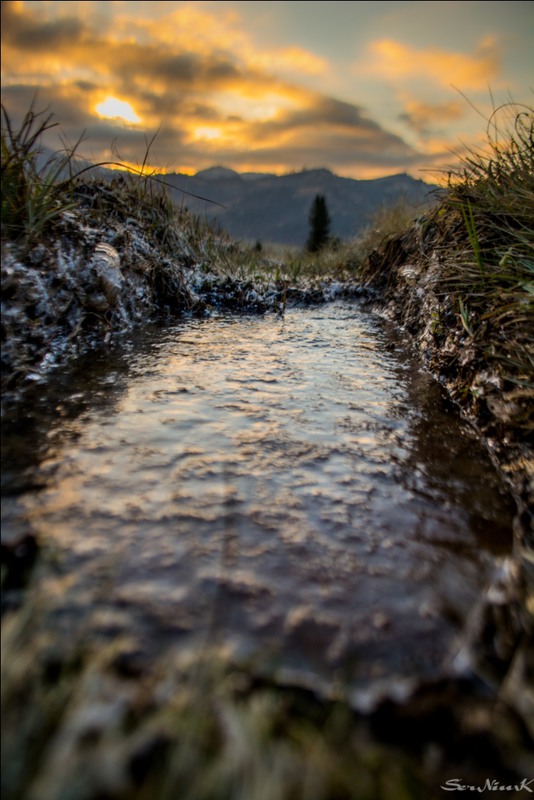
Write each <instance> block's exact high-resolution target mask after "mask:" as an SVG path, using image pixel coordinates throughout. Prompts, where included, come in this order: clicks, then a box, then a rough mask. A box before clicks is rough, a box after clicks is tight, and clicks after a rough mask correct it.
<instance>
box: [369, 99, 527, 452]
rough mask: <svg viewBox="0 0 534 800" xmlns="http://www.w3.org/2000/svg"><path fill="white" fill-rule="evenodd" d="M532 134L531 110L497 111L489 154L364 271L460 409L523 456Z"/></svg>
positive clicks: (477, 157)
mask: <svg viewBox="0 0 534 800" xmlns="http://www.w3.org/2000/svg"><path fill="white" fill-rule="evenodd" d="M533 126H534V110H533V109H532V108H528V107H521V108H517V107H516V106H505V107H503V108H500V109H497V110H496V111H495V113H494V115H493V116H492V119H491V120H490V122H489V124H488V135H487V146H486V149H485V150H483V151H481V152H470V153H468V154H467V155H466V156H465V157H464V158H463V160H462V161H461V163H460V166H459V168H458V169H457V171H456V172H455V173H451V175H450V179H449V184H448V186H447V188H446V190H444V192H443V195H442V197H441V200H440V202H439V203H438V205H437V206H436V207H435V208H434V209H432V210H431V211H430V212H429V213H427V214H425V215H424V216H422V217H420V218H419V219H418V220H417V221H416V223H415V224H414V225H412V226H410V227H408V228H407V229H406V230H404V231H402V233H401V234H399V235H397V236H391V237H388V238H387V240H386V241H385V242H384V243H383V245H382V247H381V248H379V249H378V250H377V251H375V252H373V253H371V254H370V255H369V258H368V259H367V261H366V262H365V264H364V265H363V267H362V270H361V271H360V276H361V278H362V280H365V281H368V282H370V283H371V284H373V285H375V286H377V287H378V288H379V289H380V290H381V292H382V296H383V297H384V299H385V301H386V302H388V303H390V304H391V303H393V305H396V306H397V318H398V319H399V320H400V321H401V322H402V323H403V324H405V325H407V327H408V328H409V329H410V330H411V331H412V333H414V334H415V335H416V336H419V337H420V338H421V340H422V341H423V340H424V342H425V344H424V347H425V350H426V351H427V354H428V358H429V360H430V366H431V368H432V369H434V371H435V372H436V373H438V374H439V376H440V379H441V380H442V381H443V382H444V383H445V385H446V386H447V387H448V389H449V391H450V392H451V393H452V395H453V396H454V397H455V399H456V400H458V401H459V402H461V404H462V405H464V407H465V408H466V409H468V410H469V412H470V413H471V414H472V415H474V417H475V418H476V419H477V422H478V423H479V425H480V426H481V427H482V429H483V430H488V432H489V433H490V435H492V436H495V435H496V436H497V440H498V441H504V440H507V441H508V442H510V436H511V434H512V430H513V431H514V434H513V436H512V439H513V440H515V442H516V443H517V445H518V447H519V446H520V445H521V443H523V444H525V445H526V439H527V437H528V436H529V435H530V434H531V432H532V428H533V424H534V422H533V418H532V411H533V403H532V400H533V398H534V143H533ZM415 286H419V287H420V288H421V289H422V291H420V292H419V293H417V292H415V291H414V287H415ZM423 287H424V288H423ZM430 344H431V346H429V345H430ZM444 351H445V353H446V355H445V354H444Z"/></svg>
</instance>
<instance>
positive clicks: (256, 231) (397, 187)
mask: <svg viewBox="0 0 534 800" xmlns="http://www.w3.org/2000/svg"><path fill="white" fill-rule="evenodd" d="M165 182H166V183H167V185H168V186H169V187H170V189H171V194H172V196H173V199H174V200H175V202H177V203H179V204H180V203H182V204H183V205H184V206H186V207H187V208H189V210H190V211H191V212H193V213H195V214H199V215H201V216H203V217H205V218H206V219H208V220H210V221H211V222H213V223H215V224H216V225H217V226H219V227H220V228H222V229H223V230H225V231H227V232H228V233H229V234H230V235H231V236H232V237H234V238H236V239H240V240H244V241H249V242H251V243H254V242H257V241H259V242H262V243H273V244H282V245H292V246H296V247H303V246H304V245H305V243H306V240H307V238H308V234H309V213H310V208H311V205H312V203H313V200H314V198H315V196H316V195H318V194H321V195H324V197H325V199H326V204H327V208H328V212H329V214H330V218H331V226H330V232H331V235H332V236H335V237H339V238H340V239H350V238H352V237H354V236H356V235H357V234H358V233H359V232H360V231H361V230H362V229H363V228H365V227H366V226H367V225H368V224H369V221H370V219H371V217H372V215H373V213H374V212H376V211H378V210H379V209H381V208H383V207H386V206H389V205H392V204H394V203H395V202H397V201H400V200H403V201H405V202H406V203H407V204H409V205H411V206H413V208H414V215H417V214H418V213H422V211H423V210H424V209H425V208H426V207H427V206H428V205H429V204H430V203H432V201H433V195H432V192H434V191H435V190H436V189H437V187H436V186H435V185H432V184H428V183H425V182H424V181H422V180H417V179H415V178H412V177H410V176H409V175H407V174H405V173H401V174H398V175H391V176H389V177H385V178H377V179H375V180H354V179H352V178H342V177H340V176H339V175H335V174H334V173H332V172H330V171H329V170H327V169H311V170H302V171H301V172H294V173H290V174H288V175H271V174H268V173H258V172H245V173H238V172H235V171H234V170H232V169H227V168H226V167H218V166H216V167H210V168H208V169H204V170H201V171H200V172H197V173H196V175H184V174H181V173H168V174H167V175H166V176H165ZM186 193H188V194H186ZM192 195H196V197H194V196H192ZM209 201H211V202H209ZM215 204H218V205H215Z"/></svg>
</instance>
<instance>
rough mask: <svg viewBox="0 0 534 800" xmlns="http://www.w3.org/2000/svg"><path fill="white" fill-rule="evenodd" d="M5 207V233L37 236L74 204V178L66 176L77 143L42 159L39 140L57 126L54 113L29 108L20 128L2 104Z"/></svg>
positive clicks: (18, 235) (8, 235) (3, 222)
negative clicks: (71, 188) (15, 126)
mask: <svg viewBox="0 0 534 800" xmlns="http://www.w3.org/2000/svg"><path fill="white" fill-rule="evenodd" d="M1 114H2V134H1V135H2V167H1V180H2V211H1V222H2V231H3V234H2V235H3V236H7V237H9V238H11V239H15V240H16V239H20V238H26V239H30V238H34V237H36V236H38V235H39V234H41V233H42V232H43V230H44V229H45V228H46V226H47V225H48V224H49V223H50V222H52V221H53V220H55V219H56V218H57V217H58V216H59V215H60V214H61V213H62V212H63V211H65V210H67V209H68V208H71V207H72V206H73V201H72V198H71V196H70V194H69V191H68V190H69V185H70V183H71V178H70V177H68V178H65V174H66V172H68V171H69V168H70V166H71V164H72V160H73V158H74V155H75V152H76V149H77V144H76V145H74V146H73V147H72V148H69V149H67V150H66V151H65V153H64V154H63V155H59V156H58V155H57V154H55V155H53V156H50V157H49V158H48V159H46V161H45V162H44V163H40V162H41V156H42V153H43V150H42V148H41V147H40V140H41V138H42V136H43V134H45V133H46V132H47V131H49V130H50V129H51V128H54V127H56V125H57V123H54V122H52V117H53V115H52V114H47V113H46V112H36V111H35V110H34V107H33V105H32V106H31V107H30V108H29V110H28V111H27V113H26V114H25V116H24V119H23V121H22V123H21V125H20V127H19V128H18V129H15V128H14V127H13V125H12V122H11V119H10V117H9V115H8V113H7V111H6V109H5V107H4V105H3V104H2V107H1Z"/></svg>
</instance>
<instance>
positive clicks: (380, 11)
mask: <svg viewBox="0 0 534 800" xmlns="http://www.w3.org/2000/svg"><path fill="white" fill-rule="evenodd" d="M533 29H534V4H532V3H530V2H514V1H513V0H508V2H489V3H486V2H480V1H479V0H466V1H465V2H462V3H455V2H443V1H442V0H437V1H435V2H411V1H410V0H394V1H393V2H391V1H388V2H352V3H346V2H335V1H332V2H329V3H323V2H309V3H302V2H283V3H271V2H246V1H236V0H217V2H210V1H209V0H206V1H205V2H204V1H203V2H175V1H174V0H168V2H158V3H148V2H135V3H109V2H86V1H85V0H84V1H82V2H76V1H75V0H68V1H67V0H50V2H46V3H43V2H37V1H36V0H5V2H3V3H2V99H3V102H4V104H5V105H6V107H7V108H8V110H9V111H10V113H11V114H13V115H14V117H15V118H17V117H18V118H19V119H20V118H21V117H22V116H23V115H24V113H25V112H26V111H27V109H28V107H29V106H30V104H31V102H32V100H33V98H36V101H37V104H38V106H39V107H42V108H46V107H48V108H49V110H50V111H51V112H52V113H53V114H54V118H55V121H57V122H58V123H59V124H60V126H61V131H62V134H63V135H65V136H66V137H67V138H68V139H71V140H74V141H76V140H77V139H78V138H79V137H80V135H81V134H82V133H83V132H84V131H85V132H86V137H85V139H84V146H86V147H87V153H88V157H91V158H94V159H95V160H106V159H108V158H109V157H110V152H111V148H112V147H117V149H118V151H119V152H120V154H121V157H122V159H123V160H124V161H125V162H128V163H140V162H142V160H143V156H144V153H145V147H146V142H147V139H148V140H150V139H151V137H152V136H153V134H154V133H155V132H156V131H158V135H157V137H156V140H155V141H154V145H153V147H152V149H151V153H150V156H151V159H153V162H154V163H153V164H151V166H153V167H154V168H166V169H168V170H175V171H182V172H186V173H192V172H195V171H198V170H201V169H205V168H206V167H209V166H213V165H214V164H221V165H224V166H227V167H230V168H232V169H235V170H237V171H245V170H249V171H269V172H274V173H277V174H281V173H284V172H292V171H298V170H300V169H302V168H313V167H317V166H320V167H327V168H329V169H331V170H332V171H334V172H336V173H338V174H340V175H346V176H347V177H355V178H371V177H381V176H384V175H391V174H393V173H398V172H408V173H410V174H412V175H414V176H415V177H423V178H425V179H429V180H433V179H434V177H435V174H436V172H439V171H440V170H442V169H443V168H444V167H445V166H447V165H449V166H450V163H451V159H454V158H455V157H456V156H455V155H454V154H455V153H457V152H458V150H459V149H461V147H465V146H469V144H473V143H476V142H478V141H479V140H480V134H481V129H482V130H483V129H484V128H485V121H484V120H487V119H488V117H489V116H490V115H491V113H492V111H493V107H494V106H495V105H499V104H501V103H504V102H507V101H508V100H509V99H510V97H511V98H513V99H514V100H515V101H516V102H518V103H521V102H523V103H527V104H528V103H532V97H533V95H532V57H531V50H532V30H533ZM53 133H54V135H55V134H56V129H54V131H53ZM51 136H52V133H51ZM49 144H50V146H53V140H52V138H50V141H49Z"/></svg>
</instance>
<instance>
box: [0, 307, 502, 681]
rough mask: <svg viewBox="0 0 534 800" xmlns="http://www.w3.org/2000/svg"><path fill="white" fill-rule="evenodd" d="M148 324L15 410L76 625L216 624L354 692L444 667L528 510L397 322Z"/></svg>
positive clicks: (268, 656) (304, 314) (296, 314)
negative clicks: (400, 334)
mask: <svg viewBox="0 0 534 800" xmlns="http://www.w3.org/2000/svg"><path fill="white" fill-rule="evenodd" d="M143 336H144V339H143V340H141V338H140V337H139V336H137V337H132V340H131V341H129V342H126V343H124V344H123V345H121V346H119V347H118V348H116V350H115V353H114V355H113V356H110V354H109V352H108V353H107V354H104V355H103V356H102V358H103V359H105V360H106V362H107V364H108V367H107V370H106V369H104V368H103V366H102V363H101V362H100V361H99V360H98V359H96V360H95V358H93V360H91V359H90V358H89V359H87V360H86V362H84V363H83V364H82V365H81V366H80V367H79V368H78V369H77V372H75V374H73V375H71V376H70V378H69V377H68V376H67V377H63V378H62V379H61V381H60V386H59V387H57V386H56V387H55V388H54V385H53V383H54V382H53V381H51V387H49V388H48V389H41V390H40V391H41V392H44V394H43V396H42V398H41V400H40V401H39V402H37V403H36V405H35V407H34V408H33V411H32V414H30V420H29V421H27V422H26V423H23V422H22V421H21V420H20V419H19V420H18V421H17V420H15V419H13V418H9V417H8V418H7V422H6V424H7V427H8V431H7V433H6V436H5V441H6V447H7V449H8V451H9V452H10V453H13V454H14V457H13V459H12V460H11V461H12V465H13V466H12V468H11V469H8V470H6V477H5V482H6V486H7V490H6V491H7V493H8V494H13V493H14V492H16V491H17V485H18V484H20V483H24V482H26V483H27V482H28V481H29V482H30V484H29V487H30V488H29V490H28V491H22V492H21V493H20V496H19V497H18V500H17V503H16V504H13V503H11V504H8V505H7V507H6V510H5V512H4V519H3V524H4V526H5V527H6V528H7V531H8V534H9V529H10V528H16V529H17V530H18V529H19V528H20V527H21V526H22V527H24V526H27V527H28V528H30V529H31V530H33V531H34V532H36V534H37V535H38V537H39V539H40V541H41V542H42V543H43V544H44V552H45V567H44V568H43V569H42V570H41V573H40V578H39V581H38V582H37V583H36V585H35V588H34V591H35V592H36V593H37V594H38V595H41V596H42V603H43V604H44V606H46V607H47V608H49V611H50V619H51V620H52V621H54V620H55V623H54V624H56V623H57V624H59V623H58V621H60V623H61V624H60V625H59V628H58V630H64V631H65V633H66V634H68V635H70V634H69V633H68V632H69V631H70V632H72V630H76V629H79V628H81V627H83V630H84V635H85V636H87V637H90V638H93V639H94V638H98V637H103V638H104V639H106V638H110V637H111V638H112V637H113V636H115V635H118V634H119V633H120V632H124V630H127V631H130V632H131V631H134V632H135V635H136V636H137V637H138V638H139V641H140V642H142V645H143V647H144V648H145V649H146V650H148V651H149V652H161V649H162V648H165V647H172V646H174V645H178V646H179V647H180V648H184V647H185V646H186V645H187V644H189V643H191V644H196V643H198V642H200V641H202V640H203V638H205V637H207V636H209V637H210V638H211V639H219V640H220V641H222V642H225V643H226V644H227V645H229V646H230V647H231V649H233V652H234V653H235V655H236V657H252V658H256V657H259V658H260V659H261V663H262V665H264V666H265V667H266V668H269V667H272V668H276V667H280V666H284V667H290V668H292V669H298V670H303V671H305V672H308V673H311V674H314V675H318V676H320V677H324V678H326V679H327V680H330V679H333V678H341V679H343V680H348V681H349V683H351V684H352V685H354V686H365V685H367V684H369V683H370V682H372V681H376V680H379V679H381V678H382V677H384V676H385V677H387V676H391V675H396V676H401V677H402V676H405V677H409V676H411V675H414V674H418V675H423V676H424V675H433V674H436V672H437V671H439V669H440V667H441V665H442V663H443V659H444V657H445V655H446V653H447V652H448V650H449V649H450V647H451V643H452V640H453V637H454V635H455V633H456V632H457V630H458V626H459V623H460V622H461V620H462V619H463V618H464V617H465V615H466V613H467V611H468V610H469V608H470V606H471V605H472V603H473V601H474V599H475V597H476V595H477V592H478V591H479V590H480V588H481V586H482V585H483V582H484V581H485V579H486V577H487V575H488V572H489V569H490V566H491V559H490V557H489V549H488V548H490V549H491V550H492V551H500V552H506V551H507V550H508V549H509V547H510V536H511V534H510V528H511V516H512V512H513V509H512V506H511V503H510V500H509V498H508V497H507V496H506V495H505V494H503V491H502V489H501V488H500V483H499V480H498V478H497V476H496V475H495V473H494V471H493V468H492V467H491V465H490V464H489V462H488V459H487V458H486V456H485V454H484V453H483V451H482V450H481V448H480V447H479V445H478V444H477V442H476V440H475V439H474V437H473V436H472V435H471V433H470V432H469V430H468V429H466V427H465V426H464V425H463V424H462V423H460V421H459V420H458V418H457V416H456V414H455V413H453V412H452V411H451V409H450V408H448V406H447V405H446V404H445V403H444V401H443V398H442V394H441V390H440V387H439V386H438V385H437V384H436V383H435V382H434V381H433V380H432V379H431V378H430V377H428V376H427V375H426V374H425V373H423V372H422V371H421V369H420V368H419V367H418V366H417V363H416V362H415V361H414V360H412V359H411V357H410V356H409V354H408V353H407V351H406V350H405V349H404V348H403V347H402V345H401V344H400V343H399V341H398V340H395V338H393V335H392V333H391V332H390V331H389V330H388V328H387V326H386V325H385V323H384V322H383V321H381V320H380V319H378V318H377V317H376V316H373V315H371V314H370V313H367V312H365V311H362V310H361V309H359V308H358V307H355V306H350V305H340V304H335V305H330V306H326V307H322V308H318V309H313V310H295V311H291V312H289V313H288V314H287V316H286V319H285V320H279V319H277V318H274V317H266V318H258V317H254V318H252V317H251V318H246V317H245V318H243V317H240V318H225V319H214V320H208V321H189V322H184V323H182V324H180V325H176V326H175V327H172V328H170V329H166V330H154V329H152V330H150V331H146V332H144V335H143ZM110 359H111V360H113V359H114V361H113V363H111V364H110V363H109V362H110ZM110 375H112V376H114V377H113V381H110ZM47 391H48V392H49V393H50V396H49V397H47V395H46V392H47ZM54 392H57V393H58V394H57V397H56V399H55V400H54V399H53V397H55V395H54V394H53V393H54ZM61 397H62V398H63V399H57V398H61ZM69 398H71V400H70V401H69ZM20 413H21V415H22V416H24V414H25V412H24V410H22V411H21V412H20ZM24 425H26V426H27V427H28V431H27V432H26V434H25V433H24V430H25V429H24ZM21 426H22V427H21ZM28 435H30V436H31V437H32V438H31V442H32V444H31V447H30V448H28V447H27V448H26V450H25V449H24V444H23V442H24V440H25V436H26V438H27V437H28ZM10 437H15V438H10ZM37 484H39V485H41V486H42V488H40V489H39V490H33V491H32V490H31V487H32V486H36V485H37ZM46 559H47V560H46ZM46 564H48V566H46ZM65 576H68V581H67V582H66V583H65ZM215 612H216V625H215V626H214V622H213V620H214V613H215ZM110 619H113V620H115V622H114V623H113V624H110V623H109V620H110ZM117 619H118V620H120V621H119V622H117ZM82 621H83V626H82ZM51 624H52V623H51Z"/></svg>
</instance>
